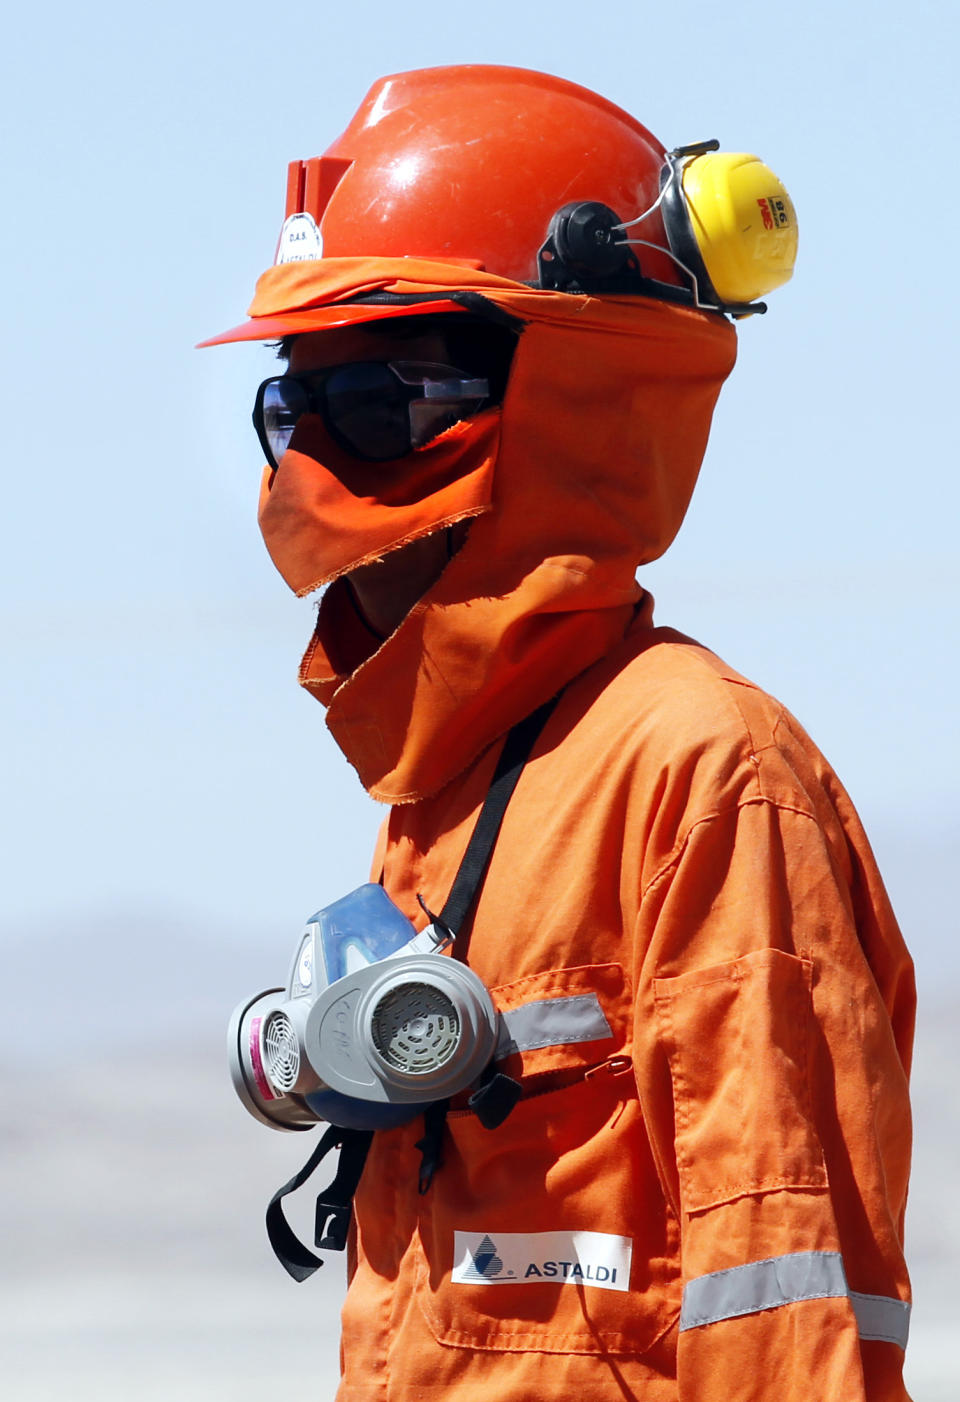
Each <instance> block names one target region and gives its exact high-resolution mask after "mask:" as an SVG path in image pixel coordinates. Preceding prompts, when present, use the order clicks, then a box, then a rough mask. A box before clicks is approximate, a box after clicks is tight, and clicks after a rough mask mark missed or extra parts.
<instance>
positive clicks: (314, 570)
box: [216, 66, 736, 803]
mask: <svg viewBox="0 0 960 1402" xmlns="http://www.w3.org/2000/svg"><path fill="white" fill-rule="evenodd" d="M547 138H548V139H547ZM663 159H664V148H663V146H662V145H661V144H660V143H659V142H658V141H657V140H656V138H654V137H653V136H651V134H650V133H649V132H648V131H647V130H646V128H644V127H643V126H641V124H640V123H638V122H636V121H635V119H633V118H632V117H630V116H629V115H628V114H627V113H625V112H623V111H622V110H621V109H620V108H617V107H615V106H614V105H613V104H611V103H608V102H606V101H605V100H604V99H603V98H600V97H598V96H597V95H596V94H594V93H590V92H588V91H587V90H585V89H582V88H578V87H576V85H574V84H570V83H566V82H564V81H563V80H561V79H556V78H550V77H548V76H546V75H543V74H536V73H528V72H526V71H524V70H519V69H508V68H494V67H484V66H467V67H462V68H450V69H433V70H422V71H421V72H417V73H410V74H401V75H397V76H395V77H393V78H388V79H383V80H381V82H379V83H378V84H376V85H375V86H374V88H373V89H372V90H371V92H370V93H369V94H368V96H367V98H366V100H365V102H364V103H363V104H362V106H361V108H360V110H359V111H358V113H357V115H356V116H355V117H354V119H353V121H352V122H351V124H350V125H349V126H348V128H347V130H346V131H345V132H344V134H343V136H342V137H340V138H339V139H338V140H337V141H336V142H335V143H334V144H333V146H331V147H330V149H329V150H328V151H327V153H326V154H325V156H323V157H322V158H317V159H314V160H310V161H307V162H294V164H293V165H292V166H291V169H290V180H289V183H288V199H287V219H286V221H285V223H284V227H283V231H282V233H281V238H280V244H279V247H278V254H277V265H276V266H274V267H273V268H271V269H270V270H269V271H268V272H267V273H265V274H264V276H263V277H262V278H261V279H260V282H259V283H258V286H257V293H256V297H255V299H254V302H253V304H252V306H251V308H250V314H251V317H252V320H251V321H250V322H249V323H247V324H246V326H245V327H240V328H237V329H235V330H234V331H231V332H227V333H225V334H224V335H223V336H221V337H218V338H216V340H217V341H227V340H239V339H254V338H256V339H267V338H270V337H272V336H276V335H284V334H288V333H290V332H295V331H299V332H308V331H315V330H319V329H323V328H324V327H333V326H338V325H343V324H347V323H349V322H353V321H361V320H363V321H369V320H374V319H377V318H379V317H389V316H397V315H417V314H420V313H424V312H429V311H444V312H449V311H458V310H459V311H461V312H465V311H468V312H470V313H472V314H474V315H481V316H487V317H491V318H493V319H494V320H500V321H501V322H502V321H504V319H505V318H506V319H508V320H509V322H510V323H511V324H512V325H514V326H515V327H518V328H519V339H518V344H517V348H516V351H515V354H514V358H513V363H512V368H511V372H510V378H509V383H508V385H507V390H506V394H505V397H504V399H503V402H502V405H501V406H499V407H496V408H491V409H486V410H484V411H482V412H481V413H480V414H478V415H476V416H475V417H473V418H471V419H468V420H465V421H463V422H461V423H459V424H456V425H455V426H454V427H453V428H451V429H449V430H448V431H447V432H446V433H444V434H442V435H441V436H440V437H439V438H437V439H435V440H434V441H433V442H431V443H428V444H427V445H426V446H424V447H422V448H418V449H416V450H414V451H413V452H411V453H409V454H408V455H407V456H406V457H405V458H403V459H402V460H400V461H399V462H397V463H396V464H394V465H384V464H378V465H377V469H376V471H375V472H371V471H370V470H369V464H364V463H361V462H359V461H358V460H356V459H351V458H349V457H347V455H346V454H344V453H343V452H341V450H340V449H339V448H337V447H336V445H334V444H333V443H332V442H331V440H330V438H329V436H328V435H326V434H325V433H324V432H322V431H321V425H320V424H319V421H318V420H317V419H316V418H315V416H312V415H307V416H305V417H304V419H302V420H301V422H300V424H299V425H298V427H297V430H296V431H295V433H294V435H293V438H292V440H291V443H290V447H289V449H288V451H287V452H286V453H285V455H284V457H283V458H282V460H281V462H280V465H279V468H278V469H277V470H276V471H275V472H273V471H268V472H267V473H266V475H265V477H264V484H263V490H262V493H261V502H260V525H261V529H262V531H263V535H264V539H265V541H266V544H267V547H268V549H269V551H270V554H271V556H272V558H273V560H274V562H275V564H276V565H277V567H278V569H279V570H280V572H281V574H282V575H283V576H284V578H285V579H286V581H287V583H288V584H289V585H290V586H291V588H292V589H294V590H295V592H296V593H297V594H299V595H305V594H309V593H311V592H312V591H313V590H315V589H317V588H319V587H321V586H324V585H328V586H329V587H328V588H327V590H326V593H325V594H324V596H323V599H322V601H321V604H320V610H319V615H318V620H317V627H316V631H315V633H314V637H313V640H312V642H311V644H310V646H309V648H308V650H307V653H306V656H305V657H304V660H303V664H302V667H301V674H300V680H301V682H302V684H303V685H304V686H305V687H306V688H307V689H308V690H309V691H311V692H312V693H313V694H314V695H315V696H316V697H317V698H318V699H319V700H320V701H321V702H322V703H323V704H324V705H325V706H326V707H327V723H328V725H329V727H330V730H331V731H332V733H333V735H334V736H335V738H336V740H337V743H338V744H339V745H340V747H341V749H342V750H343V751H344V753H345V754H346V755H347V757H348V759H349V760H350V761H351V762H352V763H353V765H354V766H355V767H356V769H357V771H358V773H359V775H360V778H361V780H362V781H363V783H364V785H365V786H366V788H367V789H368V790H369V792H370V793H371V794H372V795H373V796H374V797H375V798H378V799H381V800H383V801H385V802H393V803H396V802H409V801H413V800H416V799H419V798H422V797H424V796H426V795H429V794H431V793H434V792H436V791H437V790H438V789H439V788H441V787H442V786H443V785H444V784H445V783H447V782H448V781H449V780H450V779H452V778H453V777H454V776H455V775H456V774H457V773H459V772H460V771H461V770H462V769H463V768H464V767H465V766H466V765H467V764H469V763H470V762H471V760H472V759H473V758H474V757H475V756H476V755H477V754H479V753H480V751H481V750H482V749H483V748H484V747H486V746H487V745H489V744H490V743H491V742H492V741H493V740H495V739H496V738H497V737H499V736H501V735H502V734H503V733H504V732H505V731H506V730H508V729H509V728H510V727H511V726H512V725H513V724H515V723H516V722H517V721H518V720H520V719H521V718H522V717H523V716H524V715H526V714H528V713H529V712H530V711H531V710H533V709H534V708H535V707H537V706H538V705H539V704H540V703H541V702H542V701H544V700H546V699H547V698H549V697H550V696H551V695H553V694H554V693H555V692H556V691H557V690H558V689H559V688H561V687H562V686H564V685H565V684H566V683H567V682H568V681H569V680H570V679H571V678H572V677H574V676H576V675H577V674H578V673H579V672H581V671H582V670H583V669H584V668H586V667H588V666H589V665H590V664H591V663H593V662H594V661H596V660H597V659H598V658H599V657H601V656H602V655H603V654H604V653H606V652H607V651H608V650H609V649H610V648H611V647H612V646H613V645H614V644H615V643H616V642H617V641H618V640H619V639H620V638H622V636H623V634H624V632H625V631H626V629H627V627H628V626H629V624H630V622H631V620H632V618H633V616H634V613H635V609H636V606H637V602H638V600H639V599H640V597H641V591H640V589H639V587H638V585H637V583H636V580H635V571H636V568H637V566H638V565H639V564H641V563H642V562H644V561H648V560H652V559H655V558H656V557H657V556H658V555H660V554H661V553H662V551H663V550H665V549H666V547H667V546H668V545H669V544H670V542H671V540H672V539H673V537H674V535H675V533H676V531H677V529H678V527H679V525H680V522H681V520H682V519H683V515H684V512H685V511H686V508H687V505H688V502H689V500H690V495H691V492H692V490H693V487H694V483H695V481H696V477H697V472H698V470H699V467H700V462H701V460H702V457H703V453H704V449H705V446H706V441H707V435H708V432H709V426H710V420H711V415H712V412H713V407H714V404H715V402H716V397H717V394H718V392H719V389H720V385H721V384H722V382H723V380H724V379H725V377H726V375H727V374H728V373H729V371H730V369H731V367H732V365H733V361H734V357H735V345H736V338H735V334H734V331H733V328H732V326H731V325H730V324H729V323H728V322H727V320H726V319H725V318H724V317H723V316H722V315H720V314H719V313H718V312H716V311H711V312H707V311H702V310H699V309H696V308H694V307H691V306H683V305H677V304H674V302H672V301H670V300H661V299H660V297H659V294H658V295H650V290H651V288H653V289H654V290H655V289H656V288H661V289H664V290H665V292H667V293H669V292H671V290H672V291H673V292H674V293H676V292H677V289H678V286H679V285H681V284H682V282H683V279H682V278H681V277H680V276H679V274H678V272H677V268H676V266H675V264H674V263H672V262H671V261H670V258H669V257H667V256H665V254H664V253H663V251H662V250H663V249H664V248H665V247H666V246H667V244H666V236H665V233H664V228H663V224H662V222H661V218H660V211H659V209H658V208H657V205H658V195H657V191H658V189H659V185H658V180H659V176H660V172H661V169H662V163H663ZM571 200H572V201H591V200H593V201H597V200H600V201H605V202H606V203H605V204H604V205H603V207H604V208H608V209H609V210H613V211H615V214H614V217H616V218H621V219H634V220H636V219H637V216H638V215H641V216H642V218H643V220H644V223H643V227H642V230H641V233H642V238H643V240H644V241H645V242H644V244H643V248H642V251H637V250H633V251H631V253H630V256H629V269H628V270H632V271H631V272H630V276H631V277H632V278H634V280H635V282H636V291H634V290H632V289H631V290H630V291H629V292H623V293H622V292H621V289H620V287H619V286H618V285H617V286H613V284H611V283H610V281H609V279H608V280H607V282H605V283H603V284H602V291H601V292H600V295H595V294H591V293H590V292H586V291H582V290H578V288H577V286H576V284H575V283H574V284H573V285H571V284H569V283H560V282H558V281H557V279H556V278H555V277H554V276H553V274H552V272H551V269H552V268H555V267H556V266H557V264H556V263H548V262H546V261H545V259H552V258H553V257H554V254H553V253H552V252H551V251H550V249H551V247H552V246H551V245H550V243H549V240H548V242H547V243H544V239H545V236H546V232H547V228H548V225H549V226H550V228H553V224H552V223H551V217H552V215H553V214H554V212H555V211H560V210H561V207H564V208H569V207H570V206H569V205H568V203H567V202H568V201H571ZM578 207H579V206H578ZM644 211H646V213H644ZM558 217H559V215H558ZM550 237H553V235H550ZM651 250H652V251H651ZM650 279H653V280H654V281H653V282H650V281H649V280H650ZM531 284H533V285H531ZM537 284H539V285H537ZM664 284H672V289H671V287H670V286H666V287H665V288H664ZM561 286H562V287H563V288H564V290H557V289H558V288H559V287H561ZM611 287H613V290H614V291H615V292H616V295H610V293H611ZM391 466H392V470H390V468H391ZM463 520H469V521H470V526H469V531H468V534H467V536H466V541H465V543H464V544H463V545H462V547H461V548H460V550H459V551H458V552H457V553H456V554H455V555H454V556H453V558H452V559H451V560H450V562H449V564H448V565H447V567H446V569H445V570H444V572H443V574H442V575H441V576H440V578H439V579H438V580H437V581H436V582H435V583H434V584H433V586H432V587H431V588H430V589H429V590H428V592H427V593H426V594H425V595H424V596H423V597H422V598H421V599H420V600H419V601H418V602H417V603H416V604H415V605H414V607H413V608H412V610H411V611H410V613H409V614H408V615H407V616H406V618H405V619H404V620H403V621H402V623H401V624H400V626H399V627H398V628H397V629H396V631H395V632H394V633H393V634H392V635H391V636H390V637H389V638H387V639H386V640H384V641H380V640H377V639H375V638H373V637H372V635H370V634H369V633H368V632H366V631H365V629H364V627H363V623H362V621H361V620H360V618H359V617H358V616H357V613H356V611H355V610H354V609H353V608H352V607H351V606H350V598H349V590H348V588H347V586H346V582H345V581H344V576H345V575H347V574H348V573H349V572H350V571H351V570H353V569H354V568H356V567H357V566H358V565H360V564H363V563H367V562H370V561H373V560H376V559H378V558H380V557H382V556H383V555H385V554H386V553H388V552H389V551H391V550H395V549H397V548H399V547H401V546H403V545H405V544H407V543H409V542H410V541H412V540H415V539H417V538H419V537H421V536H424V535H426V534H429V533H431V532H434V531H438V530H442V529H444V528H445V527H447V526H449V525H451V524H452V523H454V522H458V521H463Z"/></svg>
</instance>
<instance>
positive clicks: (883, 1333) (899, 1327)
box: [850, 1290, 910, 1348]
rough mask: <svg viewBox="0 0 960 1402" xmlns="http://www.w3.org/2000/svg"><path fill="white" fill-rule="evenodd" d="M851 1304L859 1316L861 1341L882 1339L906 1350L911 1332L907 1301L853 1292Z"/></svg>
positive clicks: (858, 1326)
mask: <svg viewBox="0 0 960 1402" xmlns="http://www.w3.org/2000/svg"><path fill="white" fill-rule="evenodd" d="M850 1303H851V1304H852V1305H853V1312H854V1314H855V1315H856V1316H857V1328H858V1329H859V1331H860V1337H861V1339H882V1340H883V1341H884V1342H885V1343H888V1344H897V1345H899V1347H900V1348H906V1346H907V1334H908V1333H909V1331H910V1305H909V1304H908V1302H907V1301H906V1300H894V1299H891V1298H890V1296H889V1295H862V1294H861V1293H860V1292H859V1291H858V1290H851V1291H850Z"/></svg>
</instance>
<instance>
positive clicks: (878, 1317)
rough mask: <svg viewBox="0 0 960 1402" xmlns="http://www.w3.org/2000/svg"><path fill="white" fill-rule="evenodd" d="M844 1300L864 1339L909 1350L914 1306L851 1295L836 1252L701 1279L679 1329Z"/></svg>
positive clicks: (687, 1296)
mask: <svg viewBox="0 0 960 1402" xmlns="http://www.w3.org/2000/svg"><path fill="white" fill-rule="evenodd" d="M841 1297H844V1298H847V1299H849V1300H850V1302H851V1304H852V1305H853V1311H854V1314H855V1315H856V1317H857V1328H858V1332H859V1334H860V1337H861V1338H862V1339H884V1340H886V1341H888V1342H889V1343H893V1344H899V1346H900V1348H905V1347H906V1344H907V1326H908V1323H909V1319H910V1306H909V1304H907V1303H906V1301H905V1300H895V1299H891V1298H889V1297H888V1296H886V1295H862V1294H859V1293H858V1292H856V1291H851V1290H850V1289H849V1288H848V1286H847V1278H846V1276H845V1275H844V1271H843V1261H842V1259H841V1257H840V1254H839V1252H837V1251H796V1252H793V1253H792V1254H791V1255H789V1256H771V1257H769V1258H768V1259H767V1260H765V1261H751V1262H750V1264H749V1265H746V1266H732V1267H731V1268H730V1269H729V1270H726V1271H714V1272H713V1273H712V1274H710V1275H701V1276H697V1277H696V1279H694V1280H690V1281H688V1282H687V1284H686V1285H685V1286H684V1290H683V1306H682V1308H681V1311H680V1328H681V1330H683V1329H699V1328H700V1327H701V1326H702V1325H704V1324H716V1323H717V1322H718V1321H719V1320H721V1319H736V1318H737V1317H738V1316H739V1315H743V1314H756V1313H757V1312H758V1311H759V1310H769V1309H779V1308H780V1306H781V1305H795V1304H799V1303H800V1301H802V1300H823V1299H828V1298H841Z"/></svg>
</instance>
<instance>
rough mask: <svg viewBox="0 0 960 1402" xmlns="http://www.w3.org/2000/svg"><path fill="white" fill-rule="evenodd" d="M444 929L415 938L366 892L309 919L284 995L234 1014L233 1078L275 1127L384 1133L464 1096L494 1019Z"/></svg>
mask: <svg viewBox="0 0 960 1402" xmlns="http://www.w3.org/2000/svg"><path fill="white" fill-rule="evenodd" d="M449 943H450V938H449V932H448V931H446V930H443V931H442V932H441V930H440V929H439V928H438V927H437V926H435V925H428V926H427V928H426V929H425V930H422V931H421V932H420V933H419V934H418V933H417V931H416V930H415V929H414V927H413V925H412V924H411V923H410V921H409V920H408V919H407V918H406V916H405V915H404V914H403V913H402V911H400V910H399V909H398V908H397V906H395V905H394V903H393V901H392V900H391V899H390V897H389V896H388V895H387V893H386V891H385V890H384V889H383V887H382V886H378V885H374V884H373V883H370V884H368V885H365V886H361V887H359V888H358V889H357V890H356V891H352V892H351V893H350V894H349V895H348V896H344V897H343V898H342V899H341V900H338V901H335V902H334V903H333V905H329V906H327V907H325V908H324V909H323V910H320V911H318V912H317V913H316V914H315V915H313V916H311V918H310V920H309V921H308V922H307V925H306V928H305V929H304V931H303V934H302V935H301V937H300V940H299V943H298V945H297V948H296V952H295V954H294V957H293V962H292V964H291V967H290V974H289V977H288V979H287V983H286V987H285V988H283V989H270V990H268V991H267V992H265V993H260V994H258V995H257V996H256V997H255V998H252V999H250V1000H249V1001H246V1002H244V1003H241V1004H240V1006H239V1007H238V1008H237V1009H236V1010H235V1011H234V1013H233V1016H232V1018H231V1020H230V1028H229V1033H228V1052H229V1058H230V1074H231V1077H232V1080H233V1084H234V1087H235V1089H236V1091H237V1094H238V1095H239V1097H240V1099H241V1100H242V1101H243V1103H244V1105H245V1106H246V1108H247V1109H248V1110H249V1111H250V1113H251V1114H252V1115H254V1116H256V1118H257V1119H258V1120H260V1121H262V1122H263V1123H264V1124H267V1125H270V1126H271V1127H272V1128H273V1129H284V1130H298V1129H312V1128H313V1127H314V1126H315V1125H316V1124H317V1122H318V1120H325V1121H328V1122H329V1123H330V1124H332V1125H339V1126H343V1127H345V1128H349V1129H360V1130H375V1129H389V1128H393V1127H395V1126H396V1125H401V1124H406V1123H408V1122H409V1121H410V1120H413V1119H415V1118H416V1116H417V1115H418V1114H420V1113H421V1112H422V1111H423V1109H424V1107H425V1106H427V1105H429V1104H431V1103H433V1102H436V1101H440V1100H445V1099H448V1098H449V1097H450V1096H452V1095H456V1094H457V1093H458V1092H460V1091H462V1090H465V1089H466V1088H467V1087H468V1086H470V1085H472V1084H473V1083H474V1082H475V1081H476V1080H477V1078H478V1077H479V1076H480V1075H481V1073H482V1072H483V1071H484V1070H485V1068H486V1067H487V1066H488V1065H489V1063H490V1061H491V1059H492V1057H493V1055H494V1051H495V1049H496V1045H497V1036H498V1015H497V1012H496V1010H495V1008H494V1006H493V1003H492V1001H491V998H490V994H489V993H488V992H487V989H486V988H485V986H484V984H483V983H482V982H481V980H480V979H479V978H478V977H477V975H476V974H475V973H474V972H473V970H472V969H470V968H468V967H467V965H466V964H461V963H460V962H458V961H457V960H455V959H452V958H450V956H449V954H444V953H441V950H443V949H444V948H445V947H446V946H448V945H449Z"/></svg>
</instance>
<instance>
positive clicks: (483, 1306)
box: [415, 965, 680, 1355]
mask: <svg viewBox="0 0 960 1402" xmlns="http://www.w3.org/2000/svg"><path fill="white" fill-rule="evenodd" d="M491 992H492V995H493V998H494V1001H495V1002H496V1003H497V1005H498V1007H499V1009H500V1011H501V1012H502V1013H503V1014H504V1022H505V1026H506V1033H507V1034H508V1035H506V1036H505V1037H504V1038H503V1039H502V1040H501V1048H500V1050H501V1056H503V1057H504V1058H505V1059H503V1060H501V1061H500V1065H501V1066H502V1068H503V1069H504V1070H507V1071H508V1072H509V1073H510V1074H511V1075H513V1076H515V1077H517V1079H519V1080H520V1081H521V1083H522V1085H523V1087H524V1098H523V1099H522V1100H521V1101H520V1103H519V1104H518V1105H517V1106H516V1108H515V1109H514V1110H513V1112H512V1113H511V1115H510V1117H509V1118H508V1119H507V1120H506V1121H505V1123H504V1124H502V1125H501V1126H500V1127H499V1128H498V1129H496V1130H492V1131H491V1130H485V1129H484V1128H483V1127H482V1126H481V1125H480V1124H479V1122H478V1121H477V1119H476V1116H474V1115H472V1114H470V1113H468V1112H464V1111H456V1110H454V1111H453V1112H451V1114H450V1116H449V1118H448V1121H447V1129H448V1136H447V1140H446V1144H445V1150H444V1161H443V1167H442V1169H441V1171H440V1172H439V1173H438V1174H437V1175H436V1177H435V1178H434V1180H433V1184H432V1186H431V1189H430V1192H429V1193H428V1194H427V1195H426V1196H425V1197H424V1198H422V1199H421V1205H420V1217H419V1223H418V1234H419V1235H418V1242H417V1246H416V1252H417V1272H416V1287H415V1294H416V1299H417V1304H418V1306H419V1308H420V1310H421V1312H422V1314H423V1316H424V1318H425V1320H426V1322H427V1325H428V1327H429V1329H430V1331H431V1333H432V1334H433V1336H434V1338H435V1339H437V1341H438V1342H440V1343H443V1344H446V1345H450V1346H453V1347H459V1348H466V1349H496V1350H500V1351H507V1352H510V1351H513V1352H526V1351H537V1352H543V1353H551V1352H555V1353H582V1354H615V1355H629V1354H633V1355H637V1354H642V1353H644V1352H646V1351H647V1350H648V1349H649V1348H650V1347H651V1346H652V1345H653V1344H654V1343H655V1342H656V1340H657V1339H658V1338H660V1337H661V1336H662V1335H663V1334H664V1333H666V1332H667V1331H668V1330H669V1329H670V1328H671V1326H672V1325H673V1323H674V1322H675V1320H676V1318H677V1317H678V1315H679V1309H680V1283H679V1278H678V1272H677V1267H676V1258H677V1244H678V1233H677V1229H676V1223H675V1221H674V1219H673V1218H672V1217H671V1216H670V1214H669V1213H668V1211H667V1210H666V1207H665V1203H664V1199H663V1195H662V1192H661V1189H660V1183H659V1179H658V1177H657V1173H656V1170H655V1167H654V1164H653V1160H652V1156H651V1152H650V1147H649V1143H648V1140H647V1135H646V1132H645V1129H644V1125H643V1117H642V1114H641V1110H640V1105H639V1102H638V1100H637V1094H636V1086H635V1082H634V1079H633V1073H632V1067H631V1064H630V1061H629V1051H630V1048H629V1044H628V1043H627V1040H626V1038H627V1029H628V1027H629V1018H628V1016H627V1013H628V1009H629V996H628V993H627V991H626V989H625V987H624V979H623V973H622V970H621V969H620V968H619V966H618V965H602V966H594V967H587V968H580V969H566V970H561V971H551V972H549V973H545V974H539V975H536V976H535V977H533V978H530V979H525V980H521V981H520V982H518V983H517V984H511V985H508V986H505V987H502V988H494V989H492V990H491Z"/></svg>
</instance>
